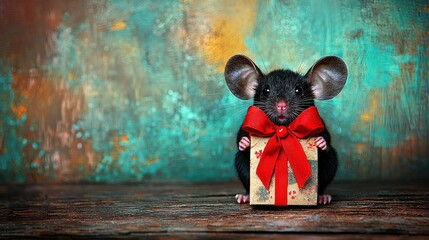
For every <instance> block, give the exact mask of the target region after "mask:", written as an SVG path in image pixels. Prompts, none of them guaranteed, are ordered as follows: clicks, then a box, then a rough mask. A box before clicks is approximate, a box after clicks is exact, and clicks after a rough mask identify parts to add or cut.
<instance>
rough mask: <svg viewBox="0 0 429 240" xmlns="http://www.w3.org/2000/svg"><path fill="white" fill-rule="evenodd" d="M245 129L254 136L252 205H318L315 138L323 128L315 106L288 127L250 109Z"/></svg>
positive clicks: (251, 155)
mask: <svg viewBox="0 0 429 240" xmlns="http://www.w3.org/2000/svg"><path fill="white" fill-rule="evenodd" d="M242 128H243V130H245V131H247V132H248V133H249V134H250V136H251V140H250V204H251V205H275V206H290V205H317V146H316V145H315V136H316V135H317V133H320V132H322V131H323V130H324V126H323V123H322V120H321V119H320V116H319V114H318V112H317V109H316V107H310V108H308V109H306V110H304V111H303V112H302V113H301V114H300V115H299V116H298V117H297V118H296V119H295V120H294V121H293V122H292V123H291V124H290V125H289V126H287V127H286V126H277V125H275V124H274V123H273V122H272V121H271V120H270V119H269V118H268V117H267V116H266V115H265V113H264V112H263V111H262V110H260V109H259V108H257V107H255V106H251V107H249V110H248V112H247V115H246V118H245V120H244V123H243V127H242Z"/></svg>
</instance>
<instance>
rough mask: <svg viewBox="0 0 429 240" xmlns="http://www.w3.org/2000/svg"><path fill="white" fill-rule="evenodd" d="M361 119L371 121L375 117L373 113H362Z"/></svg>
mask: <svg viewBox="0 0 429 240" xmlns="http://www.w3.org/2000/svg"><path fill="white" fill-rule="evenodd" d="M360 119H361V120H363V121H369V120H372V119H373V115H372V114H370V113H364V114H362V115H360Z"/></svg>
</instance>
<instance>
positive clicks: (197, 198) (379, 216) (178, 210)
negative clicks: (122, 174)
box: [0, 182, 429, 239]
mask: <svg viewBox="0 0 429 240" xmlns="http://www.w3.org/2000/svg"><path fill="white" fill-rule="evenodd" d="M240 191H241V186H240V185H239V183H236V182H233V183H199V184H193V183H189V182H186V183H177V182H176V183H142V184H57V185H55V184H53V185H6V186H1V187H0V238H15V237H19V238H21V237H24V238H26V237H30V238H36V237H54V236H61V237H63V238H76V237H83V238H86V237H91V238H110V237H113V238H138V237H142V236H144V237H148V238H167V239H168V238H191V239H192V238H207V237H209V238H222V239H228V238H237V237H238V236H241V235H243V236H244V237H246V238H248V239H255V238H258V239H260V238H275V237H284V234H285V233H288V234H289V235H288V236H289V237H291V238H301V237H302V236H303V235H305V236H307V237H323V238H329V239H332V238H344V237H353V238H360V237H362V238H365V239H366V238H369V237H371V238H377V239H378V238H389V239H392V238H393V239H399V238H402V237H404V236H409V235H412V236H414V237H422V238H424V237H429V202H428V199H429V198H428V197H429V189H428V187H427V186H426V184H425V183H387V182H384V183H380V182H336V183H334V184H333V185H332V186H331V188H330V192H331V193H332V194H333V197H334V201H333V203H332V204H331V205H327V206H317V207H305V208H302V207H289V208H273V207H263V208H261V207H259V208H255V207H250V206H249V205H239V204H236V203H235V202H234V194H235V193H238V192H240Z"/></svg>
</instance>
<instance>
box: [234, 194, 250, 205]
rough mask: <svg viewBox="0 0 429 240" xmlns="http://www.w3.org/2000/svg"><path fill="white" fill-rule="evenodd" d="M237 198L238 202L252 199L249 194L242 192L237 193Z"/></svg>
mask: <svg viewBox="0 0 429 240" xmlns="http://www.w3.org/2000/svg"><path fill="white" fill-rule="evenodd" d="M235 200H237V203H240V204H242V203H248V202H249V201H250V196H249V195H242V194H237V195H235Z"/></svg>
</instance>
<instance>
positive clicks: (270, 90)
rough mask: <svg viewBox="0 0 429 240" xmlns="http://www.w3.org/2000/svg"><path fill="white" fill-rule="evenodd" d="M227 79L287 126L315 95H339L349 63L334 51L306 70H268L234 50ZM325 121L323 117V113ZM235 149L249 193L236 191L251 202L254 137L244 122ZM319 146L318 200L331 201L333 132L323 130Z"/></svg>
mask: <svg viewBox="0 0 429 240" xmlns="http://www.w3.org/2000/svg"><path fill="white" fill-rule="evenodd" d="M224 75H225V81H226V84H227V86H228V88H229V90H230V91H231V92H232V93H233V94H234V95H235V96H236V97H238V98H240V99H243V100H249V99H253V105H254V106H256V107H258V108H259V109H261V110H262V111H263V112H264V113H265V114H266V115H267V116H268V118H269V119H270V120H271V121H272V122H273V123H275V124H276V125H278V126H288V125H289V124H290V123H291V122H293V120H295V119H296V118H297V116H298V115H299V114H300V113H301V112H303V111H304V110H305V109H307V108H309V107H311V106H314V105H315V100H328V99H331V98H333V97H335V96H337V95H338V94H339V93H340V92H341V90H342V89H343V87H344V85H345V83H346V80H347V75H348V72H347V66H346V64H345V62H344V61H343V60H342V59H341V58H339V57H336V56H325V57H322V58H320V59H319V60H317V61H316V62H315V63H314V64H313V65H312V66H311V68H310V69H309V70H308V71H307V73H306V74H304V75H302V74H300V73H298V72H295V71H292V70H289V69H276V70H273V71H271V72H269V73H267V74H264V73H262V71H261V70H260V68H259V67H258V66H257V65H256V64H255V62H253V61H252V59H250V58H249V57H247V56H245V55H241V54H238V55H234V56H232V57H231V58H230V59H229V60H228V61H227V63H226V65H225V72H224ZM322 122H323V119H322ZM236 143H237V153H236V154H235V161H234V166H235V170H236V172H237V175H238V178H239V179H240V181H241V183H242V184H243V187H244V190H245V193H244V194H237V195H236V196H235V199H236V201H237V202H238V203H249V201H250V197H249V190H250V137H249V133H247V132H246V131H244V130H243V129H242V128H241V127H240V128H239V130H238V132H237V138H236ZM315 145H316V146H317V148H318V149H317V151H318V189H317V192H318V199H317V201H318V204H329V203H331V201H332V196H331V195H330V194H327V193H325V190H326V188H327V186H328V185H329V184H330V183H331V182H332V180H333V179H334V177H335V175H336V172H337V169H338V156H337V151H336V150H335V148H334V147H333V146H332V145H331V135H330V133H329V130H328V129H327V127H326V125H325V130H324V131H322V132H321V133H319V134H318V136H317V137H316V140H315Z"/></svg>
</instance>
